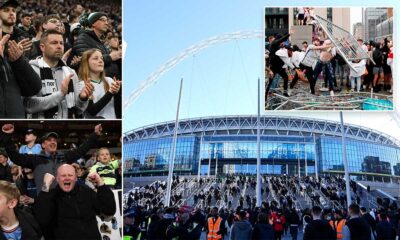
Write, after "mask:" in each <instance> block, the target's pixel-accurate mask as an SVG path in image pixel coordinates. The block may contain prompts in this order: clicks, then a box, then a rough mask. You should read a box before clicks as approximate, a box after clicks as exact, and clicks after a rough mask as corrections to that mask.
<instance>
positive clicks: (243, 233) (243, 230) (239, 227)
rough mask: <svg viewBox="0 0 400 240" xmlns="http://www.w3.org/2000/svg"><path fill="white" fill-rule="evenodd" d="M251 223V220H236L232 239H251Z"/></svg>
mask: <svg viewBox="0 0 400 240" xmlns="http://www.w3.org/2000/svg"><path fill="white" fill-rule="evenodd" d="M251 231H252V228H251V224H250V223H249V221H238V222H234V223H233V226H232V230H231V236H230V238H229V239H230V240H244V239H251Z"/></svg>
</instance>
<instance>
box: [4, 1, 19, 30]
mask: <svg viewBox="0 0 400 240" xmlns="http://www.w3.org/2000/svg"><path fill="white" fill-rule="evenodd" d="M0 19H1V20H2V21H3V24H4V25H6V26H10V27H11V26H14V25H15V21H16V19H17V17H16V10H15V8H14V7H11V6H8V7H3V8H1V9H0Z"/></svg>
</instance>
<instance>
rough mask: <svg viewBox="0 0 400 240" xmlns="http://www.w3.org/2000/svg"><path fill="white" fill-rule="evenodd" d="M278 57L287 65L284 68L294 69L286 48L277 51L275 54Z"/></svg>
mask: <svg viewBox="0 0 400 240" xmlns="http://www.w3.org/2000/svg"><path fill="white" fill-rule="evenodd" d="M275 55H276V56H278V57H280V58H281V59H282V61H283V62H284V63H285V65H283V67H282V68H288V67H289V68H290V69H293V68H294V65H293V63H292V62H291V59H290V57H289V54H288V51H287V49H286V48H281V49H279V50H278V51H276V53H275Z"/></svg>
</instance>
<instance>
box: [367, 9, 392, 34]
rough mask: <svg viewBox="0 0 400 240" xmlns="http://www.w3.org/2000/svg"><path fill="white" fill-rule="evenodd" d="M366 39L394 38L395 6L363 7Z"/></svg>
mask: <svg viewBox="0 0 400 240" xmlns="http://www.w3.org/2000/svg"><path fill="white" fill-rule="evenodd" d="M363 25H364V27H365V31H364V39H366V40H367V41H381V40H382V39H384V38H389V39H392V38H393V8H365V9H363Z"/></svg>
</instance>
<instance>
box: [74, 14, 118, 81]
mask: <svg viewBox="0 0 400 240" xmlns="http://www.w3.org/2000/svg"><path fill="white" fill-rule="evenodd" d="M84 25H86V26H87V27H88V28H89V29H88V30H83V31H81V32H80V33H79V35H78V38H77V39H76V41H75V42H74V46H73V47H72V53H71V54H70V56H69V60H68V62H70V61H71V60H72V58H73V57H74V56H82V54H83V52H85V51H86V50H89V49H91V48H97V49H99V50H100V51H101V53H102V54H103V61H104V67H105V73H106V76H107V77H111V78H113V77H116V78H117V79H121V77H119V76H118V66H117V65H116V63H115V61H117V60H119V59H121V58H122V50H121V49H120V50H119V51H113V52H110V51H109V50H108V49H107V47H106V46H105V45H104V44H103V42H102V41H101V40H100V39H101V37H102V36H103V35H104V34H105V33H106V32H107V31H108V18H107V16H106V14H105V13H101V12H94V13H91V14H89V16H88V18H87V21H86V22H84Z"/></svg>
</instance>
